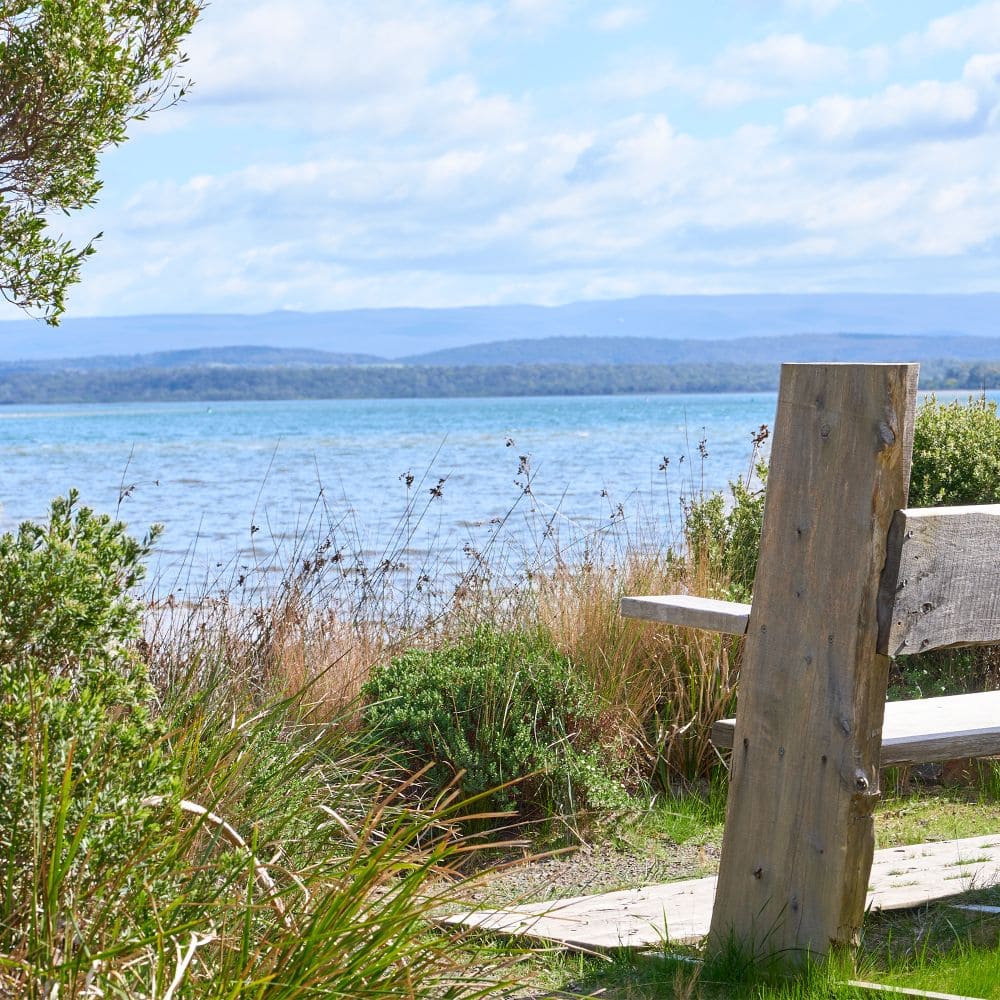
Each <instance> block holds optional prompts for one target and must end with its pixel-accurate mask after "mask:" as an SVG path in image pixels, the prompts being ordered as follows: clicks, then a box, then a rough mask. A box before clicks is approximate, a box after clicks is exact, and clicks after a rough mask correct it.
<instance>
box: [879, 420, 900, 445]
mask: <svg viewBox="0 0 1000 1000" xmlns="http://www.w3.org/2000/svg"><path fill="white" fill-rule="evenodd" d="M878 436H879V439H880V440H881V442H882V445H883V447H885V448H891V447H892V446H893V445H894V444H895V443H896V432H895V431H894V430H893V429H892V428H891V427H890V426H889V425H888V424H887V423H886V422H885V421H884V420H883V421H882V422H881V423H880V424H879V425H878Z"/></svg>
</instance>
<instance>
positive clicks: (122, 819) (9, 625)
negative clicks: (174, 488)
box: [0, 492, 174, 928]
mask: <svg viewBox="0 0 1000 1000" xmlns="http://www.w3.org/2000/svg"><path fill="white" fill-rule="evenodd" d="M154 537H155V531H154V532H152V533H151V534H150V536H149V537H147V538H146V539H145V540H144V541H142V542H138V541H136V540H134V539H132V538H130V537H129V536H128V535H127V534H126V531H125V527H124V525H122V524H120V523H117V522H115V521H113V520H112V519H111V518H109V517H107V516H106V515H100V516H99V515H95V514H94V513H93V512H92V511H90V510H89V509H87V508H86V507H79V506H77V494H76V493H75V492H72V493H70V495H69V497H68V498H60V499H57V500H55V501H53V503H52V508H51V513H50V516H49V520H48V523H47V524H35V523H31V522H26V523H24V524H22V525H21V526H20V528H19V529H18V531H17V533H16V534H9V533H8V534H5V535H3V536H2V537H0V858H2V865H3V867H2V868H0V878H2V884H0V915H2V919H0V928H3V927H6V928H10V927H12V926H14V925H15V924H16V922H17V921H18V920H20V921H23V922H24V925H25V926H27V925H29V924H33V923H34V922H36V921H41V923H45V922H46V921H51V920H53V919H55V918H56V916H57V914H58V913H59V911H60V910H61V908H62V906H63V905H64V903H65V902H66V900H65V899H64V893H66V892H70V889H69V887H70V886H72V890H71V891H72V893H73V894H74V895H76V896H79V895H80V894H82V893H85V892H86V886H87V882H88V878H89V875H88V873H98V872H100V871H102V870H108V869H113V868H114V867H115V866H116V865H117V864H118V863H119V862H121V861H123V860H124V859H126V858H127V857H129V856H130V854H131V853H132V851H133V850H134V848H135V845H136V843H137V838H138V837H140V836H141V828H142V826H143V819H144V817H145V816H146V815H147V813H148V810H144V809H143V808H142V807H141V800H142V798H143V797H144V796H148V795H153V794H164V793H165V792H167V791H168V790H169V789H170V788H171V787H172V784H173V781H174V779H173V774H172V769H171V765H170V763H169V761H168V758H167V756H166V754H165V753H164V751H163V749H162V736H163V733H162V728H161V726H160V724H159V723H158V722H157V721H156V720H155V718H154V716H153V714H152V713H151V711H150V703H151V700H152V690H151V688H150V686H149V683H148V680H147V676H146V670H145V666H144V664H143V663H142V661H141V660H140V659H139V658H138V656H137V655H136V653H135V645H136V640H137V639H138V637H139V629H140V621H141V619H140V608H139V605H138V603H137V602H136V601H135V599H133V598H132V597H131V596H130V595H129V589H130V588H131V587H132V586H133V585H134V584H135V583H136V582H137V581H138V580H139V579H141V577H142V574H143V567H142V559H143V557H144V556H145V555H146V554H147V552H148V551H149V546H150V545H151V543H152V541H153V538H154ZM95 877H96V876H95Z"/></svg>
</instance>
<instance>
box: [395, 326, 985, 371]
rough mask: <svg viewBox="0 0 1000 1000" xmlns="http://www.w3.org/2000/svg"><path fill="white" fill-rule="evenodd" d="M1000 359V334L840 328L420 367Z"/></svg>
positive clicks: (424, 358)
mask: <svg viewBox="0 0 1000 1000" xmlns="http://www.w3.org/2000/svg"><path fill="white" fill-rule="evenodd" d="M945 359H947V360H963V361H985V360H993V359H998V360H1000V337H965V336H939V337H921V336H886V335H883V334H861V333H835V334H818V335H811V336H797V337H791V336H784V337H742V338H739V339H729V340H711V341H705V340H691V339H684V340H667V339H664V338H641V337H546V338H544V339H541V340H523V339H518V340H501V341H495V342H493V343H489V344H470V345H469V346H467V347H455V348H449V349H446V350H442V351H431V352H428V353H425V354H417V355H413V356H411V357H408V358H402V359H401V360H402V361H404V362H406V363H409V364H420V365H517V364H530V365H550V364H580V365H674V364H715V363H719V364H747V365H754V364H765V363H778V362H782V361H903V360H905V361H930V360H945Z"/></svg>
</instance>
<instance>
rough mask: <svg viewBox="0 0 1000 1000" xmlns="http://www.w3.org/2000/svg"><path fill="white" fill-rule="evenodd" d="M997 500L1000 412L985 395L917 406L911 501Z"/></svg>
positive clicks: (946, 503) (923, 503)
mask: <svg viewBox="0 0 1000 1000" xmlns="http://www.w3.org/2000/svg"><path fill="white" fill-rule="evenodd" d="M987 503H1000V413H998V412H997V404H996V403H995V402H994V401H992V400H988V399H987V398H986V397H985V396H980V397H979V398H971V397H970V399H969V400H968V401H967V402H966V403H964V404H963V403H961V402H960V401H959V400H957V399H956V400H953V401H952V402H950V403H941V402H938V400H937V399H936V398H935V397H934V396H931V397H930V398H928V399H926V400H925V401H924V402H923V404H922V405H921V406H920V408H919V409H918V410H917V419H916V424H915V427H914V433H913V467H912V471H911V473H910V498H909V504H910V506H911V507H939V506H960V505H963V504H987Z"/></svg>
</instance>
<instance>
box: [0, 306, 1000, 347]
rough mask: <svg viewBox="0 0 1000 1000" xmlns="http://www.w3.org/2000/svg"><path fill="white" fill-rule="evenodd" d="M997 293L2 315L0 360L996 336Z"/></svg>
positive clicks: (999, 309)
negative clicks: (585, 342)
mask: <svg viewBox="0 0 1000 1000" xmlns="http://www.w3.org/2000/svg"><path fill="white" fill-rule="evenodd" d="M998 316H1000V294H996V293H984V294H978V295H903V294H858V293H852V294H825V295H661V296H655V295H650V296H642V297H638V298H632V299H621V300H609V301H592V302H574V303H571V304H569V305H562V306H552V307H548V306H537V305H512V306H472V307H465V308H452V309H409V308H406V309H395V308H394V309H353V310H344V311H339V312H323V313H296V312H273V313H265V314H260V315H248V316H238V315H183V314H178V315H161V316H113V317H93V318H80V319H67V320H64V321H63V323H62V324H61V325H60V326H59V327H57V328H50V327H45V326H44V325H42V324H41V323H38V322H34V321H31V320H10V321H6V322H0V359H2V360H6V361H13V360H17V359H42V358H49V359H51V358H61V357H73V356H80V355H87V356H93V355H101V354H104V355H120V354H125V353H131V352H134V351H135V349H136V347H137V346H140V345H144V346H147V347H149V348H154V349H155V350H157V351H178V350H187V349H192V348H195V349H197V348H205V347H225V346H228V345H231V344H248V345H254V346H275V345H278V346H285V345H288V346H293V345H294V346H295V347H297V348H307V349H310V350H320V351H330V352H334V353H338V354H369V353H370V354H374V355H380V356H384V357H388V358H400V357H409V356H413V355H416V354H418V353H421V352H427V351H439V350H444V349H447V348H455V347H462V346H465V345H469V344H483V343H488V342H491V341H503V340H512V339H528V340H536V339H543V338H549V337H656V338H669V339H679V340H680V339H691V340H716V339H731V338H737V337H740V338H742V337H777V336H788V335H793V334H794V335H801V334H828V333H839V332H841V331H845V330H853V331H857V330H864V331H871V332H873V333H878V334H899V335H902V334H905V335H918V336H928V335H931V336H940V335H965V336H997V335H1000V321H998V318H997V317H998Z"/></svg>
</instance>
